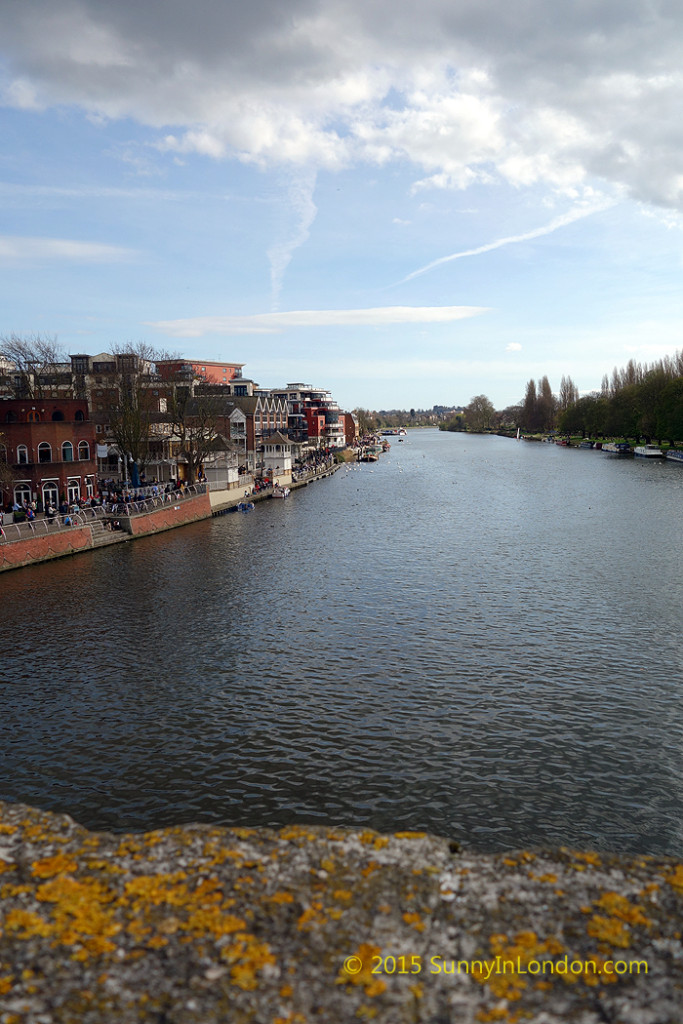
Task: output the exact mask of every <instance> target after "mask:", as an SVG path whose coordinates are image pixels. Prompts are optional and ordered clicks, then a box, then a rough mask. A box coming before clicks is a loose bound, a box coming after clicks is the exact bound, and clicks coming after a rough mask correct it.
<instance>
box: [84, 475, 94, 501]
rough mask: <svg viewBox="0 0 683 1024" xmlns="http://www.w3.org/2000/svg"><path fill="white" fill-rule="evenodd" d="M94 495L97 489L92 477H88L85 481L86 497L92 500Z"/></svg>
mask: <svg viewBox="0 0 683 1024" xmlns="http://www.w3.org/2000/svg"><path fill="white" fill-rule="evenodd" d="M94 493H95V488H94V486H93V482H92V478H91V477H86V480H85V494H86V497H88V498H92V496H93V494H94Z"/></svg>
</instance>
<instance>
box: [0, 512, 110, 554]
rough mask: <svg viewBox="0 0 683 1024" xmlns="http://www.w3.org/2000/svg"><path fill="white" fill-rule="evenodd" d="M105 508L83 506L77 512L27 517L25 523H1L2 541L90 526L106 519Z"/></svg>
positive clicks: (24, 538) (10, 541)
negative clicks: (36, 517)
mask: <svg viewBox="0 0 683 1024" xmlns="http://www.w3.org/2000/svg"><path fill="white" fill-rule="evenodd" d="M104 515H105V512H104V509H103V508H102V506H100V505H95V506H88V507H86V508H81V509H79V510H78V511H77V512H66V513H64V514H63V515H62V514H60V515H55V516H52V517H50V516H47V515H46V516H43V517H41V518H40V519H27V520H26V521H25V522H23V523H3V524H2V525H0V543H2V544H8V543H10V544H11V543H12V542H14V541H18V540H31V539H32V538H33V537H46V536H48V534H51V533H61V532H62V531H63V530H65V529H66V530H74V529H80V528H81V527H83V526H90V525H91V524H92V523H93V522H95V521H97V520H99V521H100V522H101V521H102V520H103V519H104Z"/></svg>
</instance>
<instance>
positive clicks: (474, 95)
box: [0, 0, 683, 409]
mask: <svg viewBox="0 0 683 1024" xmlns="http://www.w3.org/2000/svg"><path fill="white" fill-rule="evenodd" d="M682 111H683V5H681V4H680V3H677V2H676V0H571V2H570V0H556V2H554V3H549V2H548V0H517V2H511V0H420V2H419V3H417V2H415V0H414V2H412V3H406V2H405V0H393V2H392V3H391V4H389V3H388V2H387V0H318V2H314V0H286V2H285V0H249V2H245V0H240V2H239V3H238V2H237V0H193V2H192V3H191V4H190V3H188V2H187V0H144V2H143V3H141V2H140V0H116V2H112V0H59V3H55V2H54V0H0V131H1V138H2V145H1V146H0V308H1V309H2V317H1V319H0V336H6V335H9V334H18V335H21V336H26V335H32V334H43V335H48V336H50V337H56V339H57V341H58V342H59V344H60V345H61V346H62V347H63V349H64V350H65V351H66V352H67V353H78V352H86V353H90V354H95V353H97V352H101V351H106V350H107V348H108V347H110V346H111V345H113V344H117V345H124V344H127V343H129V342H130V343H133V344H135V343H138V342H145V343H148V344H151V345H153V346H155V347H156V348H158V349H159V350H162V351H165V352H167V353H174V354H175V353H178V354H182V355H183V356H185V357H186V358H189V359H193V360H205V359H207V360H223V359H225V360H229V361H232V362H238V363H243V364H244V375H245V376H248V377H250V378H252V379H254V380H256V381H257V382H258V383H259V384H260V385H261V386H263V387H279V386H282V385H283V384H285V383H288V382H294V381H302V382H305V383H309V384H311V385H313V386H314V387H319V388H326V389H329V390H331V391H332V393H333V396H334V397H335V398H336V399H337V401H338V402H339V403H340V405H341V406H342V407H343V408H347V409H352V408H356V407H358V406H362V407H367V408H370V409H390V408H410V407H415V408H431V407H432V406H433V405H449V406H450V405H464V404H467V402H469V400H470V399H471V398H472V397H473V396H474V395H478V394H486V395H487V396H488V397H489V398H490V399H491V401H492V402H493V404H494V405H495V406H496V408H499V409H502V408H504V407H506V406H508V405H511V404H514V403H516V402H518V401H520V400H521V399H522V398H523V395H524V391H525V386H526V382H527V381H528V380H529V379H531V378H534V379H536V380H538V379H539V378H540V377H541V376H543V375H547V376H548V377H549V379H550V383H551V385H552V386H553V388H554V390H555V391H557V390H558V389H559V385H560V380H561V377H562V376H563V375H568V376H571V378H572V379H573V381H574V383H575V384H576V385H577V387H578V388H579V389H580V390H581V391H582V392H588V391H591V390H593V389H597V388H599V387H600V383H601V380H602V377H603V375H604V374H605V373H608V374H609V373H611V370H612V368H613V367H614V366H619V367H622V366H624V365H625V364H626V363H627V362H628V360H629V359H635V360H636V361H637V362H641V363H649V362H651V361H653V360H655V359H658V358H660V357H662V356H664V355H667V354H673V353H674V352H675V351H677V350H678V349H680V348H681V347H683V341H682V337H683V332H682V331H681V326H682V324H683V289H682V288H681V284H682V281H681V276H682V259H681V257H682V243H683V236H682V228H683V216H682V212H683V116H682Z"/></svg>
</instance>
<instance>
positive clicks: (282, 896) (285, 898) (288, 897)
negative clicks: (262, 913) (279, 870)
mask: <svg viewBox="0 0 683 1024" xmlns="http://www.w3.org/2000/svg"><path fill="white" fill-rule="evenodd" d="M266 899H267V901H268V903H293V902H294V897H293V896H292V894H291V892H274V893H273V895H272V896H267V897H266Z"/></svg>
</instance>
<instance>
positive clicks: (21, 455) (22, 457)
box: [17, 444, 28, 466]
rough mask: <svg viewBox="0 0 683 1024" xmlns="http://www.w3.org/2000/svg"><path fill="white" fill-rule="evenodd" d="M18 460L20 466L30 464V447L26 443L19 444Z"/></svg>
mask: <svg viewBox="0 0 683 1024" xmlns="http://www.w3.org/2000/svg"><path fill="white" fill-rule="evenodd" d="M17 462H18V464H19V465H20V466H26V465H27V464H28V448H27V447H26V445H25V444H18V445H17Z"/></svg>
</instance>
